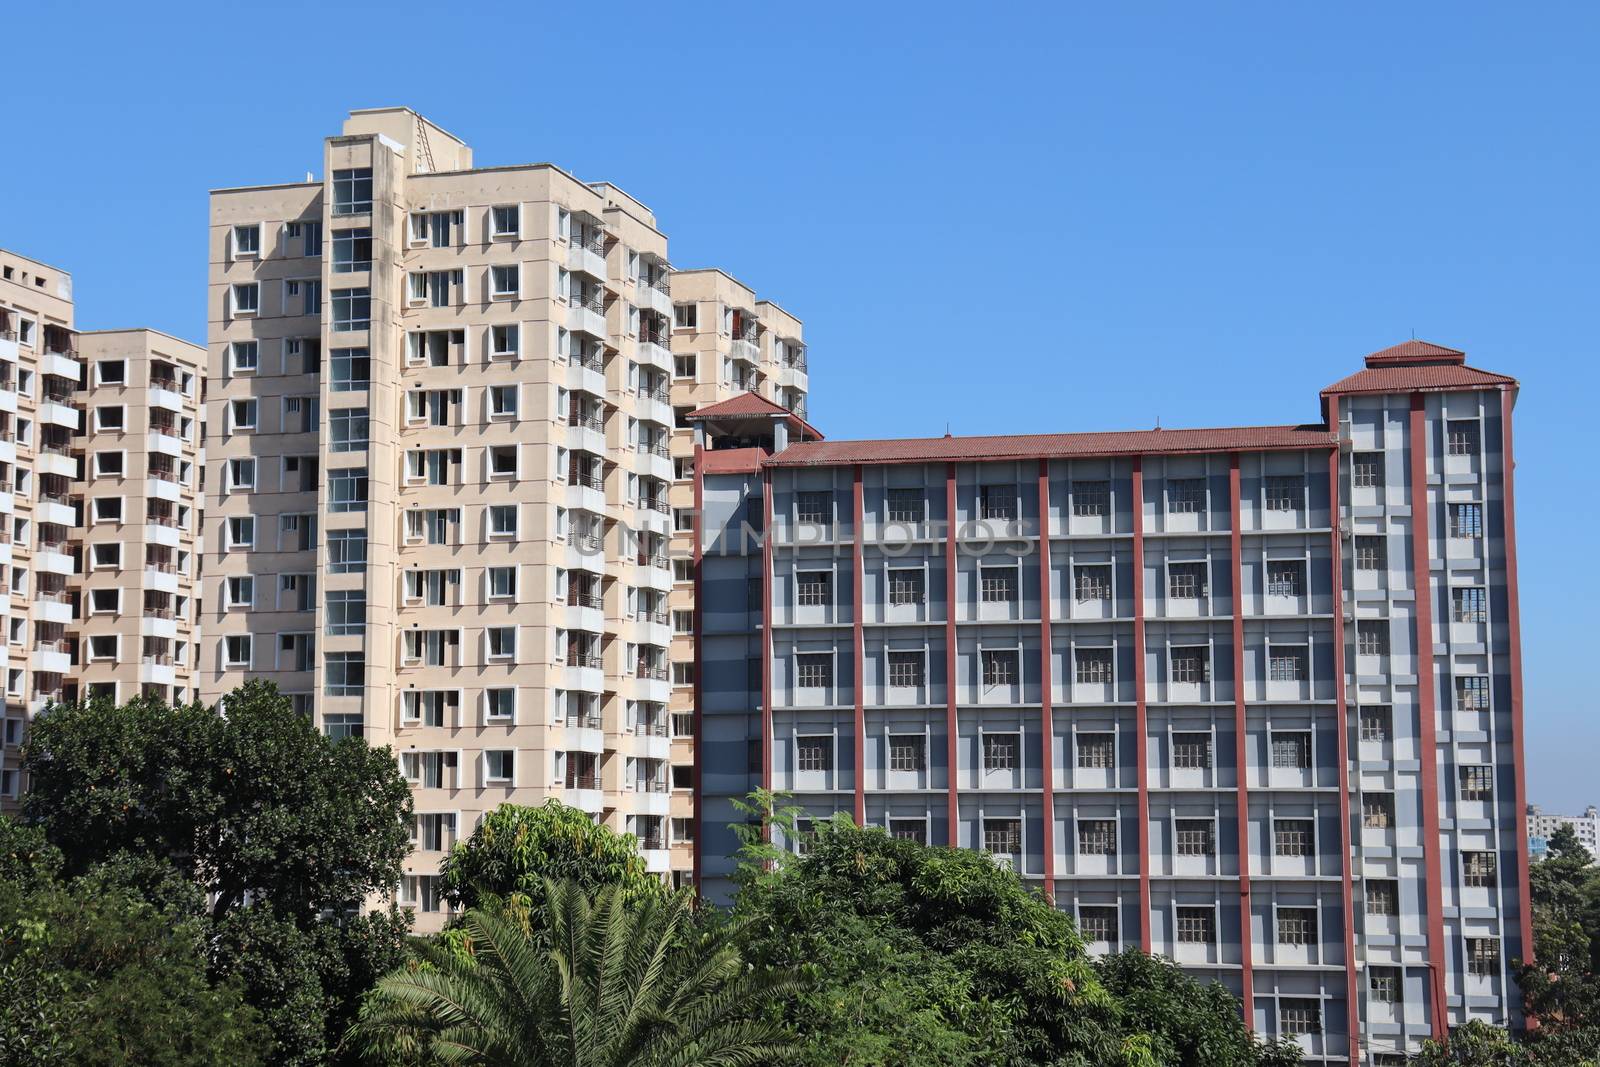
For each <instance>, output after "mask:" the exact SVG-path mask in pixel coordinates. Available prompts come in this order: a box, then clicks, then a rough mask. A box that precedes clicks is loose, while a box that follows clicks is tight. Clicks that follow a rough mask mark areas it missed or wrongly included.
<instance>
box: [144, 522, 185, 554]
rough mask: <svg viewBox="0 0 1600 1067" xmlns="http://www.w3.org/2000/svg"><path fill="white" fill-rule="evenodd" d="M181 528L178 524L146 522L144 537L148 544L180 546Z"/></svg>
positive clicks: (170, 546) (169, 546)
mask: <svg viewBox="0 0 1600 1067" xmlns="http://www.w3.org/2000/svg"><path fill="white" fill-rule="evenodd" d="M179 536H180V534H179V530H178V528H177V527H176V526H163V525H161V524H160V523H156V522H150V523H146V524H145V527H144V539H145V543H146V544H152V545H166V546H167V547H168V548H177V547H178V538H179Z"/></svg>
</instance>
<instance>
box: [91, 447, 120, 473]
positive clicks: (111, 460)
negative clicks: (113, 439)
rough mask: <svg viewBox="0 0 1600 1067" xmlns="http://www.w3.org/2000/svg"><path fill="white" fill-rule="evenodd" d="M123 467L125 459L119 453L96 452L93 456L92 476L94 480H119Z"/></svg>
mask: <svg viewBox="0 0 1600 1067" xmlns="http://www.w3.org/2000/svg"><path fill="white" fill-rule="evenodd" d="M124 466H125V457H124V456H123V454H122V453H121V452H96V453H95V454H94V474H95V477H96V478H120V477H122V474H123V470H124Z"/></svg>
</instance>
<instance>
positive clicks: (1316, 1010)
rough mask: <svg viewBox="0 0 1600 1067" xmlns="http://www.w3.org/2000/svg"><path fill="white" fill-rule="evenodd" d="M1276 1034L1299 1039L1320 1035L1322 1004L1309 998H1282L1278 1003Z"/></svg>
mask: <svg viewBox="0 0 1600 1067" xmlns="http://www.w3.org/2000/svg"><path fill="white" fill-rule="evenodd" d="M1278 1033H1279V1034H1281V1035H1282V1036H1284V1037H1300V1036H1302V1035H1305V1034H1320V1033H1322V1002H1321V1001H1320V1000H1312V999H1311V998H1309V997H1283V998H1281V999H1280V1000H1279V1001H1278Z"/></svg>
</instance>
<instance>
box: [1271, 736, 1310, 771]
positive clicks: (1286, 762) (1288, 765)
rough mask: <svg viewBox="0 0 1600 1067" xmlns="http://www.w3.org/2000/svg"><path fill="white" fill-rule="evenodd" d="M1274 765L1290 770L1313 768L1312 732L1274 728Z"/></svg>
mask: <svg viewBox="0 0 1600 1067" xmlns="http://www.w3.org/2000/svg"><path fill="white" fill-rule="evenodd" d="M1272 765H1273V766H1274V767H1279V768H1285V769H1288V770H1301V771H1304V770H1309V769H1310V768H1311V732H1310V731H1309V730H1274V731H1273V732H1272Z"/></svg>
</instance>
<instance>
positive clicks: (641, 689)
mask: <svg viewBox="0 0 1600 1067" xmlns="http://www.w3.org/2000/svg"><path fill="white" fill-rule="evenodd" d="M633 678H634V681H633V694H634V697H635V698H636V699H639V700H648V701H649V702H651V703H652V704H665V703H666V702H667V701H668V700H670V699H672V672H671V671H669V670H668V669H667V668H666V667H653V666H646V665H645V664H640V665H639V666H638V667H636V668H635V669H634V672H633Z"/></svg>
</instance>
